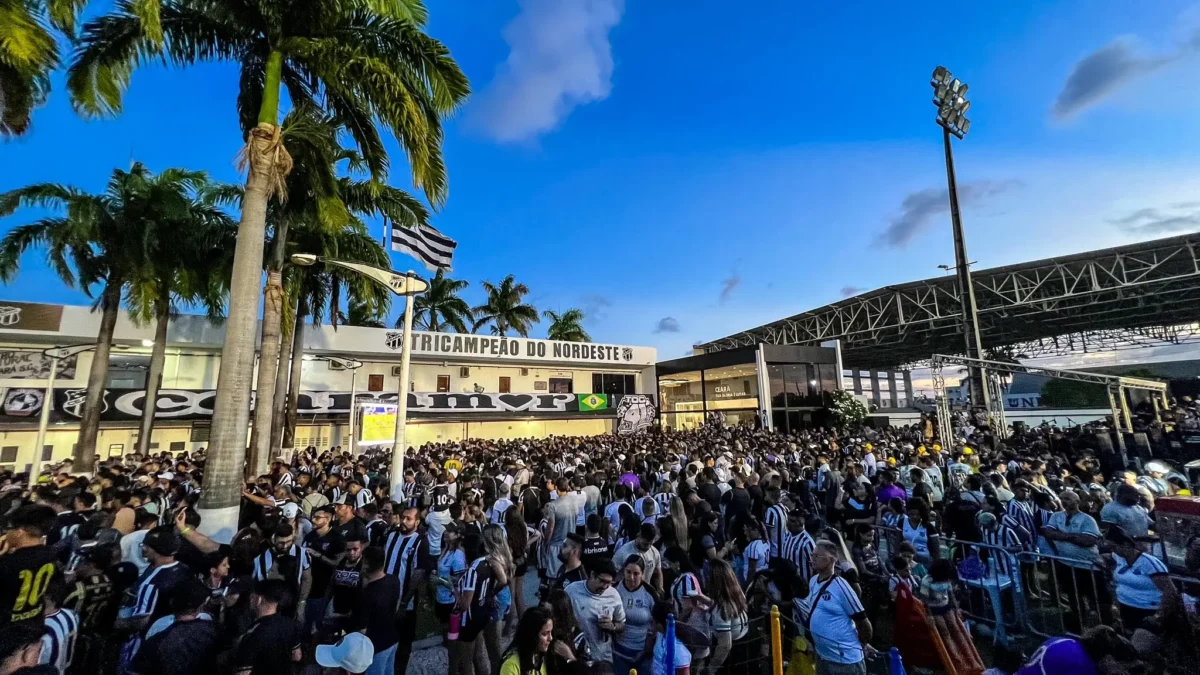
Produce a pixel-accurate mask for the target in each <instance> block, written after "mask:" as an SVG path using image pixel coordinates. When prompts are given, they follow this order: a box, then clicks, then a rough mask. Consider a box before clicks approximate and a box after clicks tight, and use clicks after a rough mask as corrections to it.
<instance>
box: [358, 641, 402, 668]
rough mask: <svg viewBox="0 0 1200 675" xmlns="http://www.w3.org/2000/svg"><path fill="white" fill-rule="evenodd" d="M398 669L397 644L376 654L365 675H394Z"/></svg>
mask: <svg viewBox="0 0 1200 675" xmlns="http://www.w3.org/2000/svg"><path fill="white" fill-rule="evenodd" d="M395 669H396V645H392V646H391V647H388V648H387V649H385V650H383V651H381V652H378V653H376V654H375V658H373V659H371V665H369V666H367V672H366V673H365V675H393V672H394V671H395Z"/></svg>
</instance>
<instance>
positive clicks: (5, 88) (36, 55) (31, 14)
mask: <svg viewBox="0 0 1200 675" xmlns="http://www.w3.org/2000/svg"><path fill="white" fill-rule="evenodd" d="M84 4H85V0H0V137H4V136H20V135H22V134H24V133H25V132H26V131H28V130H29V121H30V117H31V114H32V112H33V109H34V108H36V107H37V106H39V105H41V104H43V103H45V101H46V96H47V95H48V94H49V93H50V73H51V72H52V71H53V70H54V69H55V68H58V64H59V54H58V39H57V37H56V36H55V35H54V32H55V31H58V32H61V33H65V34H66V35H68V36H70V37H74V35H75V20H76V18H77V17H78V15H79V11H80V10H81V9H83V5H84ZM140 7H141V5H134V6H131V7H130V9H131V11H139V8H140Z"/></svg>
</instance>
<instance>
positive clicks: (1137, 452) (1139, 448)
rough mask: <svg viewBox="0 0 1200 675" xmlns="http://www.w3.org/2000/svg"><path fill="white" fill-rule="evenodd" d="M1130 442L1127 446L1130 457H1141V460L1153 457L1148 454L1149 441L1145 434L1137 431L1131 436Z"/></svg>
mask: <svg viewBox="0 0 1200 675" xmlns="http://www.w3.org/2000/svg"><path fill="white" fill-rule="evenodd" d="M1130 440H1131V441H1132V443H1130V444H1129V446H1128V447H1129V454H1130V456H1133V457H1141V458H1142V459H1150V458H1151V457H1153V454H1151V452H1150V439H1149V438H1148V437H1147V436H1146V434H1145V433H1143V432H1141V431H1139V432H1137V433H1135V434H1133V437H1132V438H1131V439H1130Z"/></svg>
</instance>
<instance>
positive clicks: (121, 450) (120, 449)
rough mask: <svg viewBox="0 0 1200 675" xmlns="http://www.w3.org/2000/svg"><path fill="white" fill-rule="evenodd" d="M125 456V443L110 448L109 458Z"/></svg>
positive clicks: (115, 444)
mask: <svg viewBox="0 0 1200 675" xmlns="http://www.w3.org/2000/svg"><path fill="white" fill-rule="evenodd" d="M123 454H125V444H124V443H113V444H112V445H110V446H108V456H109V457H112V456H114V455H115V456H117V457H120V456H121V455H123Z"/></svg>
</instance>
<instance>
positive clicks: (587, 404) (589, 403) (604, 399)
mask: <svg viewBox="0 0 1200 675" xmlns="http://www.w3.org/2000/svg"><path fill="white" fill-rule="evenodd" d="M591 410H608V394H580V395H579V412H588V411H591Z"/></svg>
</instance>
